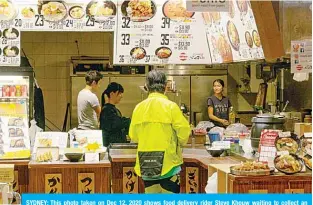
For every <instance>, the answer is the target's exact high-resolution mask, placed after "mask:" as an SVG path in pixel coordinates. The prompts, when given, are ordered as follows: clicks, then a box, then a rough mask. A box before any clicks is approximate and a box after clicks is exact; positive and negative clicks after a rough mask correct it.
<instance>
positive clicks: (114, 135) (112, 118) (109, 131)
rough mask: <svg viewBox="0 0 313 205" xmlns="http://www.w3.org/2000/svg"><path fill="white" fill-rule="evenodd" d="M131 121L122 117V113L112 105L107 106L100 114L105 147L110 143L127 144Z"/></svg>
mask: <svg viewBox="0 0 313 205" xmlns="http://www.w3.org/2000/svg"><path fill="white" fill-rule="evenodd" d="M129 125H130V119H129V118H126V117H122V114H121V112H120V111H119V110H118V109H117V108H116V107H115V105H112V104H109V103H107V104H105V105H104V106H103V108H102V110H101V114H100V129H101V130H102V139H103V146H106V147H107V146H108V145H109V144H110V143H125V142H127V139H126V135H127V134H128V130H129Z"/></svg>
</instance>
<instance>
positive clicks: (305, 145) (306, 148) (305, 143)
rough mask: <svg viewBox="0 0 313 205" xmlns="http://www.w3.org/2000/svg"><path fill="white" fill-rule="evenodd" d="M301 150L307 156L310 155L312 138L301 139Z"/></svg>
mask: <svg viewBox="0 0 313 205" xmlns="http://www.w3.org/2000/svg"><path fill="white" fill-rule="evenodd" d="M300 141H301V150H302V151H303V152H304V153H306V154H308V155H312V138H305V137H301V139H300Z"/></svg>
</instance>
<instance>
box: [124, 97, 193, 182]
mask: <svg viewBox="0 0 313 205" xmlns="http://www.w3.org/2000/svg"><path fill="white" fill-rule="evenodd" d="M189 135H190V126H189V123H188V121H187V120H186V118H185V117H184V116H183V114H182V112H181V110H180V109H179V107H178V106H177V104H175V103H174V102H172V101H170V100H168V98H167V97H166V96H165V95H162V94H159V93H152V94H150V95H149V96H148V98H147V99H146V100H144V101H142V102H141V103H139V104H138V105H137V106H136V107H135V109H134V112H133V116H132V120H131V124H130V128H129V136H130V138H131V140H132V142H137V143H138V149H137V158H136V166H135V172H136V173H137V174H138V175H139V176H141V172H140V165H139V159H138V151H141V152H145V151H146V152H147V151H164V152H165V153H164V160H163V168H162V172H161V176H163V175H165V174H167V173H168V172H169V171H170V170H171V169H172V168H173V167H175V166H178V165H181V164H182V163H183V158H182V149H181V147H182V146H183V145H185V144H187V141H188V138H189Z"/></svg>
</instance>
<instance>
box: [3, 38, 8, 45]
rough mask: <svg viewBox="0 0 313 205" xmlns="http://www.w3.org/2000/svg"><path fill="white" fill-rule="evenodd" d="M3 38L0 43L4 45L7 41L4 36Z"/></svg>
mask: <svg viewBox="0 0 313 205" xmlns="http://www.w3.org/2000/svg"><path fill="white" fill-rule="evenodd" d="M2 38H3V39H2V44H3V45H6V44H7V43H8V40H7V39H6V38H5V37H2Z"/></svg>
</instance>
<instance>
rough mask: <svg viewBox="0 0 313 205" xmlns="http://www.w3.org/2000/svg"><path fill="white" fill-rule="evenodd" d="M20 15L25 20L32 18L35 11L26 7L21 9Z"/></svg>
mask: <svg viewBox="0 0 313 205" xmlns="http://www.w3.org/2000/svg"><path fill="white" fill-rule="evenodd" d="M21 15H22V16H23V17H24V18H26V19H30V18H34V17H35V15H36V11H35V9H34V8H32V7H29V6H26V7H24V8H22V10H21Z"/></svg>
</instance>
